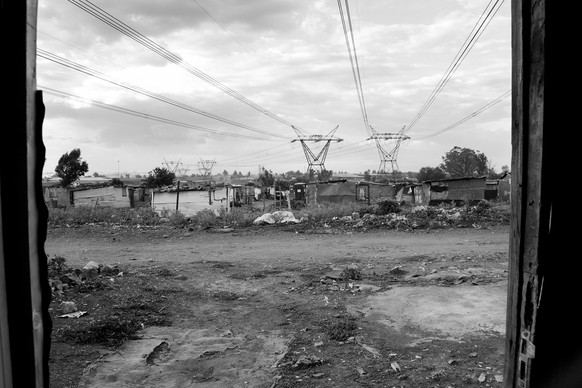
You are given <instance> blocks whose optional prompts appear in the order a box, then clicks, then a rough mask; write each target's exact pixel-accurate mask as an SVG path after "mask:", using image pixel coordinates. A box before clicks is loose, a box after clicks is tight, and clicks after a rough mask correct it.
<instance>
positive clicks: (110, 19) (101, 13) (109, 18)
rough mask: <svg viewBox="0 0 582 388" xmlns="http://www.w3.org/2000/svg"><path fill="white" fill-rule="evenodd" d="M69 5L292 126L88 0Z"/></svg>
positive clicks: (78, 0) (232, 95)
mask: <svg viewBox="0 0 582 388" xmlns="http://www.w3.org/2000/svg"><path fill="white" fill-rule="evenodd" d="M69 2H70V3H72V4H73V5H75V6H77V7H79V8H80V9H82V10H83V11H85V12H87V13H89V14H90V15H92V16H94V17H95V18H97V19H99V20H100V21H102V22H103V23H105V24H107V25H109V26H110V27H112V28H114V29H116V30H117V31H119V32H121V33H122V34H124V35H126V36H127V37H129V38H131V39H133V40H134V41H135V42H137V43H139V44H141V45H142V46H144V47H146V48H147V49H149V50H151V51H153V52H154V53H156V54H158V55H160V56H161V57H163V58H165V59H167V60H168V61H169V62H172V63H174V64H176V65H178V66H179V67H181V68H183V69H184V70H186V71H187V72H188V73H190V74H192V75H194V76H196V77H198V78H200V79H201V80H203V81H205V82H207V83H209V84H210V85H212V86H214V87H216V88H218V89H220V90H222V91H223V92H224V93H226V94H228V95H229V96H231V97H234V98H236V99H237V100H239V101H241V102H242V103H244V104H246V105H248V106H250V107H251V108H253V109H255V110H257V111H259V112H261V113H263V114H265V115H267V116H269V117H271V118H273V119H275V120H277V121H279V122H280V123H282V124H285V125H287V126H289V127H291V126H292V124H291V123H290V122H289V121H287V120H285V119H283V118H281V117H279V116H278V115H276V114H274V113H272V112H270V111H269V110H267V109H265V108H263V107H262V106H260V105H259V104H257V103H255V102H253V101H251V100H249V99H248V98H246V97H245V96H243V95H242V94H240V93H238V92H236V91H234V90H233V89H231V88H229V87H228V86H226V85H224V84H222V83H220V82H219V81H217V80H216V79H214V78H212V77H211V76H209V75H208V74H206V73H204V72H202V71H201V70H199V69H197V68H196V67H194V66H192V65H190V64H189V63H187V62H186V61H184V60H183V58H181V57H180V56H178V55H176V54H174V53H172V52H170V51H169V50H167V49H166V48H164V47H163V46H161V45H160V44H158V43H156V42H154V41H153V40H151V39H150V38H148V37H146V36H145V35H143V34H141V33H140V32H138V31H137V30H135V29H134V28H132V27H130V26H128V25H127V24H125V23H123V22H122V21H120V20H119V19H117V18H115V17H114V16H113V15H111V14H110V13H108V12H106V11H105V10H103V9H102V8H101V7H99V6H96V5H95V4H93V3H91V2H90V1H88V0H69Z"/></svg>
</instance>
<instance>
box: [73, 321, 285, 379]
mask: <svg viewBox="0 0 582 388" xmlns="http://www.w3.org/2000/svg"><path fill="white" fill-rule="evenodd" d="M288 344H289V339H286V338H283V337H281V336H279V335H278V333H273V332H271V333H268V334H266V333H261V334H260V335H233V334H232V333H231V332H230V331H226V332H219V331H214V330H188V329H181V328H175V327H151V328H148V329H146V330H144V331H143V333H142V338H141V339H139V340H132V341H129V342H128V343H127V344H126V345H125V346H124V347H123V348H121V349H119V350H118V351H116V352H114V353H111V354H109V355H108V356H106V357H103V358H102V359H100V360H98V361H97V362H95V363H94V364H92V365H90V366H88V367H87V368H86V369H85V371H84V373H83V377H82V379H81V382H80V383H79V385H78V387H79V388H109V387H111V388H129V387H132V388H133V387H159V388H166V387H167V388H170V387H172V388H174V387H205V388H210V387H268V386H270V385H271V384H272V381H273V377H274V375H275V372H276V368H275V367H274V366H275V365H276V364H277V362H278V361H279V360H280V359H281V358H282V357H283V356H284V354H285V352H286V351H287V347H288Z"/></svg>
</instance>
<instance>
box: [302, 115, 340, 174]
mask: <svg viewBox="0 0 582 388" xmlns="http://www.w3.org/2000/svg"><path fill="white" fill-rule="evenodd" d="M338 127H339V125H336V127H335V128H334V129H332V130H331V131H330V132H329V133H328V134H327V135H305V134H304V133H302V132H301V131H299V129H297V128H296V127H293V129H294V130H295V132H296V133H297V138H296V139H293V140H291V143H293V142H296V141H298V142H300V143H301V147H302V148H303V153H304V154H305V159H306V160H307V172H308V173H309V172H310V171H311V170H313V171H315V169H318V170H319V172H322V171H324V170H325V159H326V158H327V153H328V151H329V145H330V144H331V143H332V142H335V143H339V142H340V141H343V140H344V139H341V138H339V137H336V136H334V133H335V131H337V129H338ZM307 142H313V143H319V142H325V144H324V145H323V147H322V148H321V149H320V150H319V152H318V153H317V154H315V153H314V152H313V151H312V150H311V148H310V147H309V145H308V144H307Z"/></svg>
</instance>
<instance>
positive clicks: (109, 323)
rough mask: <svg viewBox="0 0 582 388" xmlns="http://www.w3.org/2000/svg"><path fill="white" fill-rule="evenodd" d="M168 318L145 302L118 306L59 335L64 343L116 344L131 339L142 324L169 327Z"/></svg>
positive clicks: (62, 330)
mask: <svg viewBox="0 0 582 388" xmlns="http://www.w3.org/2000/svg"><path fill="white" fill-rule="evenodd" d="M170 324H171V321H170V319H169V318H168V317H167V316H166V314H165V313H162V312H160V309H159V308H157V307H154V305H152V304H148V303H146V302H135V303H132V304H129V305H123V306H118V307H116V308H115V310H114V313H113V314H111V315H109V316H106V317H103V318H99V319H95V320H92V321H89V322H88V323H86V324H85V325H83V326H79V327H74V328H73V327H71V326H66V327H64V328H63V329H61V330H60V333H59V336H60V338H61V339H62V340H63V341H65V342H72V343H75V344H103V345H106V346H110V347H118V346H120V345H122V344H123V343H124V342H125V341H127V340H130V339H134V338H135V334H136V333H137V332H138V331H139V330H142V329H144V328H145V327H146V326H169V325H170Z"/></svg>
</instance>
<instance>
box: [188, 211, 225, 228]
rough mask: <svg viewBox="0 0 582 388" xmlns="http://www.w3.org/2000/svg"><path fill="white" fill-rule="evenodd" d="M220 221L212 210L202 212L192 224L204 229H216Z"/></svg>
mask: <svg viewBox="0 0 582 388" xmlns="http://www.w3.org/2000/svg"><path fill="white" fill-rule="evenodd" d="M218 221H219V220H218V217H217V216H216V213H215V212H214V210H212V209H204V210H200V211H199V212H197V213H196V214H195V215H194V217H192V222H193V223H194V224H195V225H196V226H198V227H200V228H203V229H206V228H212V227H214V226H215V225H217V224H218Z"/></svg>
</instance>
